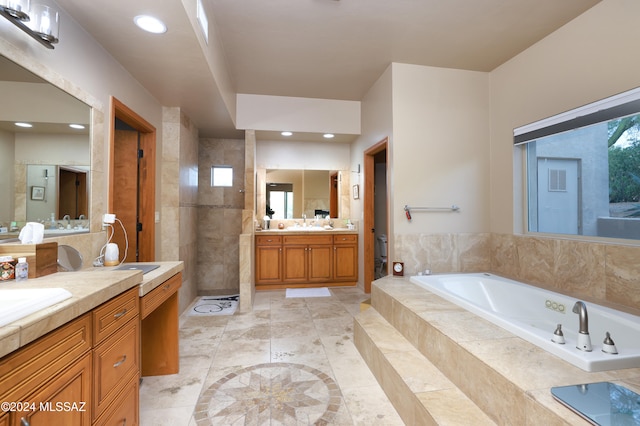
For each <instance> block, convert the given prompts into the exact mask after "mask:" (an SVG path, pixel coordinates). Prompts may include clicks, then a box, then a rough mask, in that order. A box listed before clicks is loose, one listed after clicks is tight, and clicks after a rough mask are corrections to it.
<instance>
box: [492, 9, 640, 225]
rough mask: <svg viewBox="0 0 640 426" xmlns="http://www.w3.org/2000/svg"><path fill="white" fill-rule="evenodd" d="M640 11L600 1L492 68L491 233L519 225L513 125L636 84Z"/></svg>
mask: <svg viewBox="0 0 640 426" xmlns="http://www.w3.org/2000/svg"><path fill="white" fill-rule="evenodd" d="M639 15H640V3H638V2H637V1H634V0H605V1H603V2H601V3H599V4H598V5H596V6H594V7H593V8H592V9H590V10H588V11H587V12H585V13H584V14H583V15H582V16H580V17H578V18H576V19H575V20H573V21H572V22H570V23H568V24H567V25H565V26H564V27H563V28H561V29H560V30H558V31H556V32H555V33H553V34H551V35H550V36H549V37H547V38H545V39H544V40H542V41H541V42H539V43H537V44H536V45H535V46H533V47H531V48H530V49H527V50H526V51H525V52H523V53H522V54H520V55H518V56H517V57H515V58H513V59H512V60H510V61H509V62H507V63H505V64H504V65H502V66H501V67H499V68H497V69H496V70H494V71H493V72H492V73H491V147H490V152H491V166H492V167H491V176H490V180H491V196H490V199H491V231H493V232H501V233H511V232H513V231H514V229H515V230H521V229H522V220H521V218H522V217H523V215H522V211H521V207H522V199H521V198H520V197H517V198H515V200H516V202H515V204H516V210H515V212H514V210H513V208H512V206H514V193H516V194H518V193H520V190H521V188H522V186H521V183H520V182H518V181H514V179H513V175H514V164H515V166H516V170H517V171H516V176H520V171H519V170H520V162H521V160H520V158H519V157H517V156H516V157H514V153H513V151H514V150H513V129H514V128H516V127H519V126H522V125H524V124H528V123H531V122H534V121H536V120H540V119H542V118H545V117H549V116H552V115H554V114H558V113H560V112H563V111H567V110H570V109H573V108H577V107H579V106H582V105H584V104H587V103H590V102H594V101H596V100H599V99H603V98H606V97H608V96H611V95H614V94H617V93H620V92H623V91H626V90H629V89H632V88H635V87H638V86H640V73H638V66H639V65H640V59H638V56H637V55H636V54H635V52H637V50H638V47H637V41H638V40H639V39H640V26H638V24H637V22H636V21H637V19H636V18H637V17H638V16H639Z"/></svg>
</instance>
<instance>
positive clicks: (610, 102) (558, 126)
mask: <svg viewBox="0 0 640 426" xmlns="http://www.w3.org/2000/svg"><path fill="white" fill-rule="evenodd" d="M514 142H515V144H516V145H517V146H520V147H521V148H522V149H524V151H525V156H526V190H527V194H526V202H527V230H528V231H529V232H540V233H551V234H565V235H584V236H597V237H608V238H624V239H636V240H640V90H634V91H631V92H627V93H624V94H621V95H617V96H614V97H612V98H608V99H605V100H603V101H599V102H596V103H594V104H591V105H587V106H585V107H582V108H579V109H576V110H573V111H569V112H567V113H564V114H561V115H559V116H555V117H551V118H549V119H546V120H543V121H540V122H537V123H533V124H531V125H528V126H524V127H521V128H518V129H516V130H515V132H514Z"/></svg>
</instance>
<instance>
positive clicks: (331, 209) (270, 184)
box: [265, 169, 338, 219]
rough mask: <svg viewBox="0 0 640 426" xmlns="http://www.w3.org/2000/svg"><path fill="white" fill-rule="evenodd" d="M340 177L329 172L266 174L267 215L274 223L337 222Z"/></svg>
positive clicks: (307, 171)
mask: <svg viewBox="0 0 640 426" xmlns="http://www.w3.org/2000/svg"><path fill="white" fill-rule="evenodd" d="M334 179H337V173H332V172H330V171H329V170H284V169H268V170H267V171H266V188H265V194H266V213H265V214H266V215H267V216H269V217H270V218H271V219H293V218H302V217H303V215H305V216H306V217H308V218H312V217H316V216H319V217H322V218H328V217H331V218H336V217H338V208H337V205H338V204H337V181H336V180H334Z"/></svg>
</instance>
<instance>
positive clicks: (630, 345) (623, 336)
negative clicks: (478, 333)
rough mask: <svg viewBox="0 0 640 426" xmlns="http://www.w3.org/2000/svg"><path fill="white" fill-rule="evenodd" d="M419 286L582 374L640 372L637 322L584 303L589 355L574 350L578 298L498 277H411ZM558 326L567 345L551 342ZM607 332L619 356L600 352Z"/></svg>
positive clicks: (630, 317) (598, 306) (639, 325)
mask: <svg viewBox="0 0 640 426" xmlns="http://www.w3.org/2000/svg"><path fill="white" fill-rule="evenodd" d="M410 280H411V282H413V283H414V284H417V285H418V286H420V287H423V288H425V289H427V290H429V291H431V292H433V293H435V294H437V295H438V296H440V297H443V298H444V299H446V300H448V301H450V302H452V303H455V304H456V305H458V306H460V307H462V308H464V309H466V310H468V311H470V312H473V313H474V314H476V315H478V316H480V317H482V318H484V319H486V320H488V321H491V322H492V323H494V324H496V325H498V326H500V327H502V328H504V329H505V330H507V331H510V332H511V333H513V334H515V335H516V336H518V337H520V338H522V339H525V340H527V341H529V342H530V343H533V344H534V345H536V346H538V347H540V348H542V349H544V350H545V351H547V352H550V353H552V354H554V355H556V356H558V357H560V358H562V359H563V360H565V361H567V362H569V363H571V364H573V365H575V366H576V367H579V368H581V369H583V370H585V371H607V370H618V369H623V368H632V367H640V317H638V316H635V315H630V314H628V313H626V312H620V311H616V310H614V309H609V308H607V307H604V306H600V305H596V304H593V303H588V302H585V304H586V306H587V313H588V316H589V334H590V336H591V343H592V346H593V350H592V351H591V352H584V351H581V350H579V349H577V348H576V344H577V338H578V315H577V314H574V313H573V312H572V309H573V305H574V304H575V302H576V301H577V300H578V299H575V298H572V297H569V296H565V295H563V294H559V293H554V292H551V291H547V290H544V289H541V288H538V287H534V286H530V285H527V284H523V283H520V282H517V281H513V280H509V279H507V278H502V277H500V276H497V275H492V274H487V273H479V274H443V275H422V276H414V277H411V279H410ZM558 324H562V331H563V333H564V338H565V341H566V343H565V344H563V345H560V344H557V343H555V342H553V341H552V340H551V338H552V337H553V332H554V330H555V329H556V326H557V325H558ZM606 332H609V333H610V334H611V338H612V339H613V341H614V343H615V346H616V348H617V350H618V354H616V355H613V354H608V353H604V352H602V347H603V340H604V338H605V333H606Z"/></svg>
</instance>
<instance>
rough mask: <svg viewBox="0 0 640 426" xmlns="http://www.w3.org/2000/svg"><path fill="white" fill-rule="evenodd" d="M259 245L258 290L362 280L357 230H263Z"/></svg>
mask: <svg viewBox="0 0 640 426" xmlns="http://www.w3.org/2000/svg"><path fill="white" fill-rule="evenodd" d="M255 248H256V251H255V253H256V262H255V264H256V270H255V283H256V290H270V289H281V288H297V287H325V286H354V285H356V284H357V282H358V234H357V232H356V231H351V230H348V231H336V230H320V231H305V230H296V231H291V230H273V231H260V232H259V233H256V237H255Z"/></svg>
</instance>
